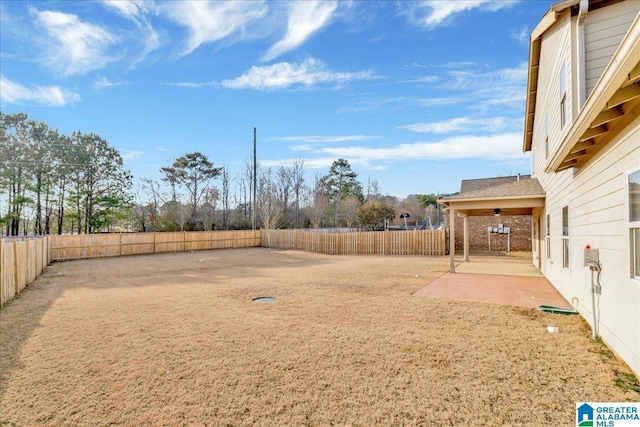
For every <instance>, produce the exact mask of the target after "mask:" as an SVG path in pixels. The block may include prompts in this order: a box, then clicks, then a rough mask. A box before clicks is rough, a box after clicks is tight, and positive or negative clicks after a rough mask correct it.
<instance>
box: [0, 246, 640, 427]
mask: <svg viewBox="0 0 640 427" xmlns="http://www.w3.org/2000/svg"><path fill="white" fill-rule="evenodd" d="M448 263H449V260H448V258H424V257H384V256H326V255H317V254H310V253H304V252H293V251H271V250H267V249H241V250H219V251H209V252H195V253H183V254H165V255H153V256H138V257H125V258H110V259H98V260H90V261H73V262H65V263H58V264H54V265H52V266H50V267H49V268H48V269H47V270H46V272H45V274H44V275H43V276H42V277H41V278H40V279H38V280H37V281H36V282H34V283H33V284H32V285H31V286H29V288H28V289H27V290H26V291H25V292H24V293H23V294H22V295H21V296H20V297H19V298H18V299H16V300H15V301H13V302H12V303H10V304H8V306H6V307H5V308H3V309H2V310H1V311H0V345H1V347H2V348H1V357H0V380H1V384H0V395H1V396H0V408H1V410H0V425H3V426H5V425H6V426H14V425H15V426H33V425H51V426H79V425H87V426H93V425H135V426H147V425H189V426H197V425H203V426H205V425H230V426H231V425H233V426H237V425H264V426H273V425H330V424H338V425H368V426H370V425H453V426H462V425H484V426H489V425H496V426H502V425H511V426H516V425H553V426H557V425H573V423H574V422H575V421H574V420H575V403H576V402H578V401H635V400H637V399H638V396H639V395H638V393H637V392H635V391H633V390H629V389H627V390H623V389H622V388H620V387H618V386H616V378H617V375H618V373H619V372H629V371H628V368H627V367H626V366H624V365H623V364H622V363H620V362H619V361H617V360H616V359H615V358H613V357H604V356H603V354H604V353H603V351H602V348H601V344H599V343H597V342H592V341H591V340H590V339H589V336H590V329H589V328H588V326H587V325H586V323H585V322H584V321H583V320H582V319H581V318H580V317H578V316H561V315H554V314H548V313H541V312H538V311H537V310H535V309H523V308H517V307H510V306H500V305H494V304H483V303H470V302H458V301H449V300H442V299H436V298H420V297H414V296H412V295H411V293H412V292H415V291H416V290H417V289H420V288H421V287H423V286H425V284H427V283H428V282H429V281H431V280H433V279H434V278H436V277H438V276H440V275H442V274H443V273H444V272H445V271H447V269H448ZM263 296H271V297H274V298H275V301H273V302H271V303H269V304H256V303H254V302H253V301H252V300H253V299H254V298H257V297H263ZM550 324H553V325H556V326H559V328H560V333H555V334H550V333H548V332H547V325H550Z"/></svg>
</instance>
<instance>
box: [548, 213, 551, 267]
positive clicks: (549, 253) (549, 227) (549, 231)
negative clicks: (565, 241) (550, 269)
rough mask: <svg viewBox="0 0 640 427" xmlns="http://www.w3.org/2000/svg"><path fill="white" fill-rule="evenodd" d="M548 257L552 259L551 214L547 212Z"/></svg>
mask: <svg viewBox="0 0 640 427" xmlns="http://www.w3.org/2000/svg"><path fill="white" fill-rule="evenodd" d="M547 259H551V215H549V214H547Z"/></svg>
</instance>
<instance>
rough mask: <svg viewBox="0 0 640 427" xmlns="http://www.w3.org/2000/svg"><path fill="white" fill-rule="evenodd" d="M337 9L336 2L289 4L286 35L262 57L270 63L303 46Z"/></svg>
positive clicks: (297, 2) (299, 2) (298, 2)
mask: <svg viewBox="0 0 640 427" xmlns="http://www.w3.org/2000/svg"><path fill="white" fill-rule="evenodd" d="M337 7H338V2H337V1H294V2H291V3H290V10H289V20H288V25H287V33H286V34H285V36H284V38H283V39H282V40H280V41H279V42H277V43H276V44H274V45H273V46H271V47H270V48H269V50H268V51H267V53H265V55H264V58H263V59H264V60H265V61H270V60H272V59H274V58H276V57H278V56H280V55H282V54H283V53H285V52H288V51H290V50H292V49H295V48H296V47H298V46H300V45H301V44H303V43H304V42H305V41H306V40H307V39H308V38H309V37H311V35H313V34H314V33H315V32H317V31H318V30H320V29H321V28H323V27H324V26H325V25H327V24H328V23H329V22H330V21H331V18H332V17H333V15H334V12H335V11H336V9H337Z"/></svg>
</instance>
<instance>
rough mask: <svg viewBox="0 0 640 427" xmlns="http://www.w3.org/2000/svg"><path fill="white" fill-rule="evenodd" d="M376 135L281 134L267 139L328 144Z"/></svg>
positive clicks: (360, 139) (364, 138)
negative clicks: (281, 135)
mask: <svg viewBox="0 0 640 427" xmlns="http://www.w3.org/2000/svg"><path fill="white" fill-rule="evenodd" d="M377 138H379V137H377V136H370V135H341V136H327V135H302V136H283V137H276V138H269V139H268V141H292V142H304V143H308V144H330V143H334V142H353V141H370V140H372V139H377Z"/></svg>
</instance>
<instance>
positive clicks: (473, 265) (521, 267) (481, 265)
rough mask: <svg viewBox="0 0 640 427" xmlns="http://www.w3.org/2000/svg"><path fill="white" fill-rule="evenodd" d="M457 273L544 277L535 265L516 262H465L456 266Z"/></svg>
mask: <svg viewBox="0 0 640 427" xmlns="http://www.w3.org/2000/svg"><path fill="white" fill-rule="evenodd" d="M456 273H472V274H497V275H507V276H526V277H544V276H543V275H542V273H540V270H538V269H537V268H535V267H534V266H533V264H531V263H526V264H525V263H516V262H503V263H497V262H463V263H461V264H458V265H456Z"/></svg>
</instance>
